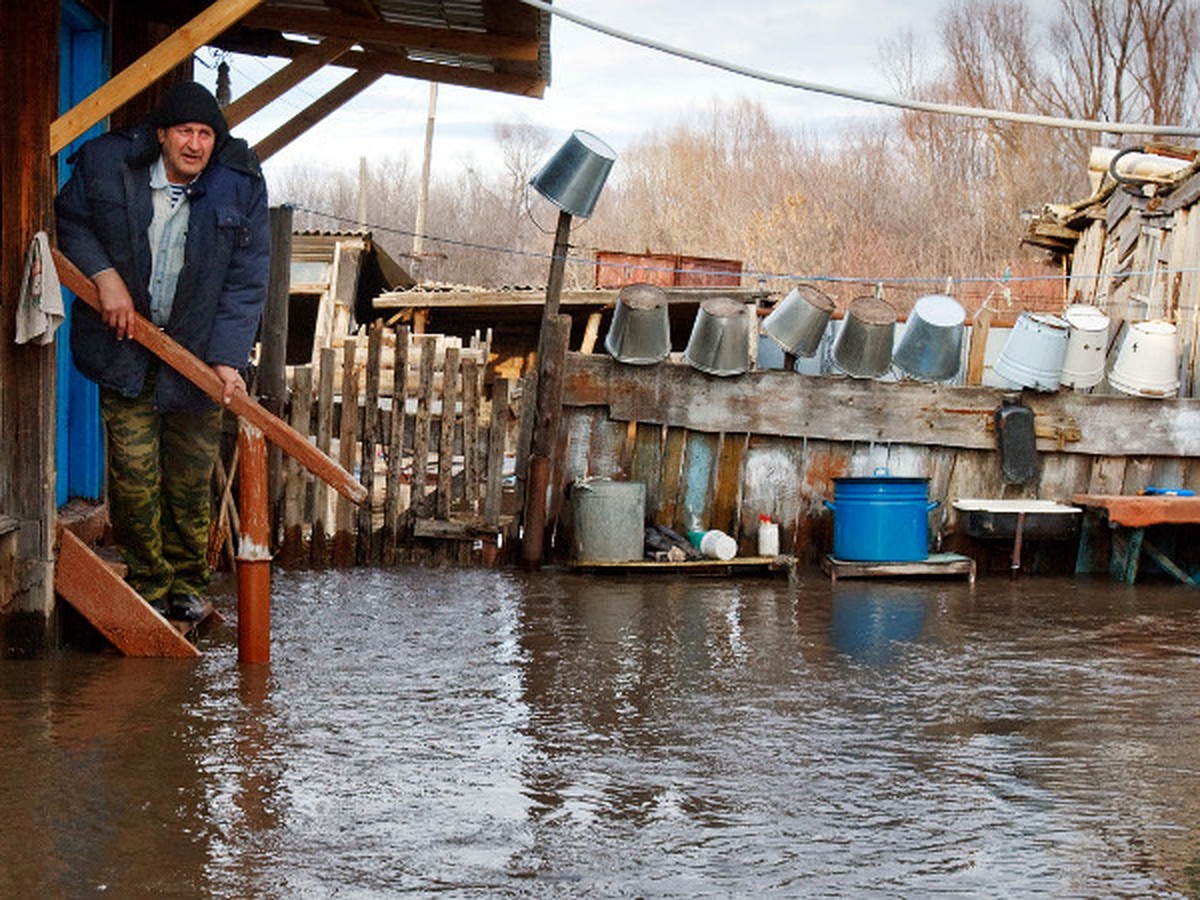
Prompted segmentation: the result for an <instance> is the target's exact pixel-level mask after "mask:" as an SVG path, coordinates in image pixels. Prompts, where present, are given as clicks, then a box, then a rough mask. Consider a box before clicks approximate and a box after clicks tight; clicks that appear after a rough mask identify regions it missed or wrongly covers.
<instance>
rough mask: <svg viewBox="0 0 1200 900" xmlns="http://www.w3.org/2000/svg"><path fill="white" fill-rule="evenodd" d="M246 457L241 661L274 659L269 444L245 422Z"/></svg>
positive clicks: (241, 439) (241, 432)
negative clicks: (272, 655) (268, 484)
mask: <svg viewBox="0 0 1200 900" xmlns="http://www.w3.org/2000/svg"><path fill="white" fill-rule="evenodd" d="M238 448H239V454H240V456H241V460H242V463H241V466H242V474H241V484H240V489H239V492H238V499H239V505H240V506H241V511H240V514H241V522H242V534H241V541H240V543H239V546H238V560H237V574H238V662H241V663H269V662H270V661H271V544H270V532H271V515H270V508H269V504H268V500H267V490H268V489H267V442H266V438H264V437H263V433H262V431H261V430H260V429H258V428H256V427H255V426H254V425H251V424H249V423H248V422H246V421H245V420H244V419H243V420H242V421H241V427H240V428H239V429H238Z"/></svg>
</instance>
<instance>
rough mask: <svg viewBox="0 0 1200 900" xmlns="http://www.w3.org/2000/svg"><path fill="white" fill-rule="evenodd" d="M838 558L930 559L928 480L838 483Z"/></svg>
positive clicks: (835, 488)
mask: <svg viewBox="0 0 1200 900" xmlns="http://www.w3.org/2000/svg"><path fill="white" fill-rule="evenodd" d="M825 505H826V506H827V507H829V508H830V509H831V510H833V556H834V559H844V560H849V561H856V562H912V561H914V560H920V559H926V558H928V556H929V511H930V510H931V509H933V508H934V507H935V506H937V501H934V502H932V503H930V502H929V479H928V478H903V477H892V476H890V475H875V476H873V477H867V478H835V479H833V502H832V503H831V502H829V501H828V500H826V501H825Z"/></svg>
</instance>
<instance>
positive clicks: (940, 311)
mask: <svg viewBox="0 0 1200 900" xmlns="http://www.w3.org/2000/svg"><path fill="white" fill-rule="evenodd" d="M966 320H967V313H966V310H964V309H963V308H962V304H961V303H959V302H958V301H957V300H955V299H954V298H953V297H948V296H946V295H945V294H929V295H927V296H924V297H921V298H920V299H919V300H917V302H916V303H915V304H913V308H912V312H911V313H909V316H908V326H907V327H906V328H905V329H904V335H903V336H902V337H901V338H900V346H899V347H897V348H896V355H895V363H896V365H897V366H898V367H899V368H901V369H903V370H904V371H905V372H906V373H908V374H909V375H911V376H912V377H913V378H917V379H919V380H921V381H949V380H950V379H951V378H953V377H954V376H955V375H957V374H958V370H959V368H960V367H961V365H962V348H963V333H964V331H965V330H966V325H965V323H966Z"/></svg>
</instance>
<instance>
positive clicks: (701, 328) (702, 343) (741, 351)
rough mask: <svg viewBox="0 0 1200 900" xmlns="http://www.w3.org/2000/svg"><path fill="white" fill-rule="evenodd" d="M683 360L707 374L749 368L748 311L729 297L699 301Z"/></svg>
mask: <svg viewBox="0 0 1200 900" xmlns="http://www.w3.org/2000/svg"><path fill="white" fill-rule="evenodd" d="M683 359H684V361H685V362H686V363H688V364H689V365H690V366H692V368H694V369H699V370H700V371H701V372H707V373H708V374H709V375H722V376H726V375H741V374H742V373H743V372H745V371H747V370H748V369H749V368H750V310H749V309H748V308H747V306H746V304H745V303H742V302H741V301H739V300H734V299H733V298H732V297H710V298H708V299H707V300H703V301H701V303H700V308H699V309H698V310H697V311H696V321H695V322H693V323H692V334H691V336H690V337H689V338H688V343H687V348H686V349H685V350H684V351H683Z"/></svg>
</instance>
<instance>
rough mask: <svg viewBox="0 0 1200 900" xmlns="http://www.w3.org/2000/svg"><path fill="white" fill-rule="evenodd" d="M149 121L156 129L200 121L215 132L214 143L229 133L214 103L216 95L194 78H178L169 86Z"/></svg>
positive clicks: (219, 110)
mask: <svg viewBox="0 0 1200 900" xmlns="http://www.w3.org/2000/svg"><path fill="white" fill-rule="evenodd" d="M150 121H151V122H153V123H154V125H156V126H157V127H159V128H170V127H171V126H172V125H179V124H181V123H183V122H200V123H202V124H204V125H207V126H209V127H210V128H212V130H213V131H214V132H216V135H217V143H218V144H220V143H221V142H222V141H223V140H224V139H225V138H226V137H227V136H228V135H229V125H227V124H226V122H225V116H224V115H223V114H222V112H221V107H220V106H218V105H217V98H216V97H214V96H213V95H212V94H210V93H209V92H208V90H207V89H206V88H205V87H203V86H202V85H199V84H197V83H196V82H194V81H181V82H179V83H178V84H176V85H175V86H174V87H172V88H171V90H170V91H168V92H167V96H166V99H165V100H163V102H162V106H160V107H159V108H158V109H156V110H155V111H154V115H153V116H151V118H150Z"/></svg>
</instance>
